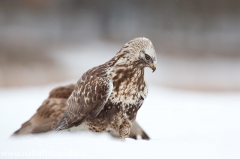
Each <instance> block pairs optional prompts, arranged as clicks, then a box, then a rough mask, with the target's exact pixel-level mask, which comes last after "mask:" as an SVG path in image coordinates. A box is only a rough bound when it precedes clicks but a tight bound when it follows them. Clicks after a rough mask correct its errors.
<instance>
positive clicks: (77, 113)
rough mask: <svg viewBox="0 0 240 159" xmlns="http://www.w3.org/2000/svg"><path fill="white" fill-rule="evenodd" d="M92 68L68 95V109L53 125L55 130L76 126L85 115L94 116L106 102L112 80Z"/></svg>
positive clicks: (111, 86) (110, 90)
mask: <svg viewBox="0 0 240 159" xmlns="http://www.w3.org/2000/svg"><path fill="white" fill-rule="evenodd" d="M97 72H98V71H97V70H96V69H95V68H93V69H92V70H90V71H88V72H86V73H85V74H84V75H83V76H82V78H81V79H80V80H79V81H78V83H77V85H76V87H75V89H74V91H73V92H72V94H71V96H70V97H69V99H68V101H67V104H68V109H67V110H66V112H65V113H64V115H63V116H62V118H61V119H60V121H59V122H58V124H57V125H56V126H55V130H63V129H68V128H70V127H73V126H78V125H79V124H81V123H82V122H83V121H84V120H85V119H86V118H87V117H90V118H95V117H96V116H97V115H98V114H99V112H100V111H101V110H102V109H103V107H104V105H105V104H106V102H107V100H108V98H109V96H110V94H111V92H112V88H113V83H112V81H111V80H110V79H109V78H108V77H107V76H106V73H105V74H104V73H102V74H100V75H99V74H97V75H96V73H97Z"/></svg>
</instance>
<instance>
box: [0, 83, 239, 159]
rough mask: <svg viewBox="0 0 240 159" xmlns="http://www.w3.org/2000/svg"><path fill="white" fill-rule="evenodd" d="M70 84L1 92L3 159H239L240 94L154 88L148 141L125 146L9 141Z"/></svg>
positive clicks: (76, 137)
mask: <svg viewBox="0 0 240 159" xmlns="http://www.w3.org/2000/svg"><path fill="white" fill-rule="evenodd" d="M68 83H71V82H65V83H56V84H52V85H46V86H41V87H22V88H11V89H6V88H4V89H2V88H1V89H0V116H1V118H0V127H1V129H0V153H1V154H0V158H13V157H14V158H15V157H18V158H29V157H32V156H35V157H38V158H97V159H105V158H121V159H122V158H162V159H188V158H189V159H215V158H216V159H239V158H240V93H237V92H235V93H227V92H226V93H223V92H222V93H204V92H193V91H182V90H174V89H169V88H163V87H158V86H157V85H153V84H150V86H149V87H150V91H149V95H148V97H147V99H146V101H145V103H144V105H143V107H142V108H141V109H140V111H139V113H138V116H137V121H138V122H139V124H140V125H141V126H142V127H143V128H144V130H145V131H146V132H147V134H148V135H149V136H150V138H151V140H149V141H144V140H132V139H126V140H125V141H123V140H120V139H114V138H112V137H111V136H110V135H108V134H105V133H102V134H95V133H91V132H78V133H68V132H64V133H56V132H51V133H46V134H42V135H29V136H24V137H20V138H13V137H10V135H11V134H12V133H13V132H14V131H15V130H16V129H18V128H19V127H20V125H21V124H22V123H23V122H25V121H27V120H28V119H29V118H30V117H31V116H32V115H33V114H34V113H35V111H36V109H37V108H38V107H39V106H40V104H41V103H42V102H43V100H44V99H45V98H46V97H47V96H48V93H49V90H51V89H52V88H54V87H55V86H59V85H61V84H68ZM4 155H5V156H4Z"/></svg>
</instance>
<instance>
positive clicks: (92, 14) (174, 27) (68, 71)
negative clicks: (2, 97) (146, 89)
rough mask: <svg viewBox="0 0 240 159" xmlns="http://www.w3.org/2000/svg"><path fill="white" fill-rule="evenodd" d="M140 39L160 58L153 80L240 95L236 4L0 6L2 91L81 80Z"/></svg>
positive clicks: (49, 0)
mask: <svg viewBox="0 0 240 159" xmlns="http://www.w3.org/2000/svg"><path fill="white" fill-rule="evenodd" d="M135 37H147V38H149V39H150V40H151V41H152V42H153V44H154V47H155V50H156V52H157V54H158V66H157V71H156V72H155V73H154V74H151V70H146V72H147V73H146V78H147V81H148V82H150V83H154V84H157V85H161V86H164V87H171V88H179V89H191V90H201V91H239V90H240V1H238V0H204V1H199V0H161V1H158V0H148V1H143V0H131V1H126V0H121V1H117V0H91V1H88V0H0V87H20V86H29V85H31V86H33V85H44V84H48V83H55V82H62V81H67V80H73V81H77V80H78V79H79V78H80V77H81V75H82V73H83V72H85V71H86V70H87V69H89V68H90V67H93V66H96V65H99V64H102V63H103V62H106V61H107V60H109V59H111V58H112V57H113V56H114V55H115V54H116V53H117V52H118V51H119V50H120V48H121V47H122V46H123V45H124V44H125V43H126V42H128V41H129V40H131V39H133V38H135Z"/></svg>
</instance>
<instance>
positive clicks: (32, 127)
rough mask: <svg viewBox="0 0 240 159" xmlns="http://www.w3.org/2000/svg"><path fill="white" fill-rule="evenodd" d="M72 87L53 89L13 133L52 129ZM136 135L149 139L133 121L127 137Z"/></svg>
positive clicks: (38, 131)
mask: <svg viewBox="0 0 240 159" xmlns="http://www.w3.org/2000/svg"><path fill="white" fill-rule="evenodd" d="M74 87H75V85H74V84H71V85H66V86H60V87H57V88H55V89H53V90H52V91H51V92H50V93H49V97H48V98H47V99H46V100H45V101H44V102H43V103H42V105H41V106H40V107H39V108H38V110H37V112H36V113H35V114H34V115H33V116H32V117H31V119H30V120H28V121H27V122H25V123H24V124H22V126H21V128H20V129H19V130H17V131H16V132H15V133H14V134H13V135H22V134H30V133H31V134H35V133H44V132H48V131H51V130H53V128H54V126H55V125H56V123H57V122H58V121H59V119H60V118H61V117H62V115H63V113H64V112H65V110H66V109H67V103H66V101H67V99H68V98H69V96H70V95H71V93H72V92H73V90H74ZM111 134H112V133H111ZM112 135H113V134H112ZM138 135H139V136H141V137H142V139H149V137H148V136H147V135H146V133H145V132H144V131H143V130H142V129H141V127H140V126H139V125H138V124H137V123H136V122H134V123H133V128H132V129H131V134H130V136H129V137H131V138H135V139H136V138H137V136H138Z"/></svg>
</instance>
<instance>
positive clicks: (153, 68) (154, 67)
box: [149, 64, 156, 72]
mask: <svg viewBox="0 0 240 159" xmlns="http://www.w3.org/2000/svg"><path fill="white" fill-rule="evenodd" d="M149 66H150V68H151V69H152V70H153V72H154V71H155V70H156V64H154V65H149Z"/></svg>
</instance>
